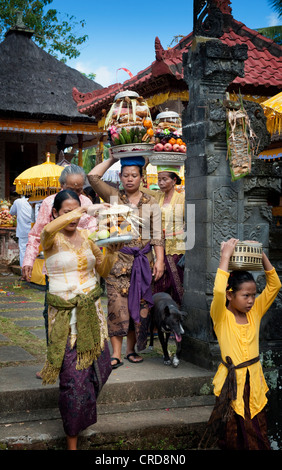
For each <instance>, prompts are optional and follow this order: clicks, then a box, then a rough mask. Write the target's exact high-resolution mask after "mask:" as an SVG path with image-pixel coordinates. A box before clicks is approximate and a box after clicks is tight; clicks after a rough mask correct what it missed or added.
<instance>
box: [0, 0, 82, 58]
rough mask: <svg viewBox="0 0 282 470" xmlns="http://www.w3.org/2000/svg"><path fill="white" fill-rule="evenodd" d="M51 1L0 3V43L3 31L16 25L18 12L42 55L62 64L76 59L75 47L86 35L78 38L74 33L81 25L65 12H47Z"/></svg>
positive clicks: (76, 48)
mask: <svg viewBox="0 0 282 470" xmlns="http://www.w3.org/2000/svg"><path fill="white" fill-rule="evenodd" d="M52 2H53V0H0V40H1V41H2V40H3V38H4V35H5V33H6V31H7V30H8V29H9V28H10V27H11V26H14V25H15V24H16V23H17V15H18V13H17V12H22V20H23V24H24V26H26V27H27V28H28V29H31V30H33V31H34V36H33V39H34V41H35V42H36V43H37V45H39V46H40V47H42V48H43V49H44V50H45V51H46V52H48V53H49V54H52V55H53V56H54V57H56V58H57V59H60V60H62V61H63V62H66V60H67V59H72V58H76V57H78V56H79V54H80V52H79V50H78V47H79V46H80V45H81V44H83V43H84V42H85V41H86V39H87V38H88V36H87V35H86V34H85V35H81V36H79V34H80V33H79V32H77V31H78V30H80V29H81V28H83V27H84V26H85V21H84V20H79V21H78V20H77V19H76V18H75V17H74V16H70V15H68V14H67V13H65V14H61V13H60V12H58V11H57V10H55V9H52V8H50V9H48V6H49V5H50V4H51V3H52Z"/></svg>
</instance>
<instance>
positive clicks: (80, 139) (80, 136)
mask: <svg viewBox="0 0 282 470" xmlns="http://www.w3.org/2000/svg"><path fill="white" fill-rule="evenodd" d="M77 137H78V166H81V167H82V165H83V162H82V148H83V135H82V134H77Z"/></svg>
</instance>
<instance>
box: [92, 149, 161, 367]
mask: <svg viewBox="0 0 282 470" xmlns="http://www.w3.org/2000/svg"><path fill="white" fill-rule="evenodd" d="M115 161H116V159H115V158H113V157H112V156H110V158H109V159H108V160H104V161H103V162H102V163H100V164H98V165H97V166H95V167H94V168H93V169H92V170H91V171H90V173H89V174H88V180H89V182H90V184H91V186H92V187H93V189H94V191H95V192H96V193H97V194H98V195H99V196H100V197H101V198H102V199H103V200H104V201H105V202H108V203H111V204H113V202H116V203H117V204H125V205H128V206H129V207H130V208H133V209H134V211H135V212H136V214H137V215H138V216H139V217H140V218H141V219H142V221H143V226H140V227H139V228H138V234H137V235H136V236H135V237H134V238H133V239H132V240H131V241H130V242H129V243H127V244H126V245H125V246H124V247H123V249H122V250H120V251H119V253H118V260H117V262H116V263H115V265H114V266H113V268H112V269H111V272H110V274H109V276H108V277H107V280H106V286H107V295H108V330H109V336H110V339H111V344H112V348H113V353H112V366H113V368H117V367H119V366H121V365H122V364H123V362H122V361H121V348H122V341H123V337H125V336H126V337H127V346H126V358H127V359H128V360H129V361H130V362H133V363H135V364H136V363H140V362H142V361H143V358H142V357H141V356H140V355H139V354H137V352H136V351H135V345H136V347H137V350H138V352H139V351H142V350H143V349H145V348H146V343H147V334H148V326H149V311H150V307H151V306H152V290H151V282H152V276H153V277H154V279H155V280H158V279H159V278H160V277H161V276H162V275H163V272H164V248H163V246H164V240H163V237H162V231H161V213H160V208H159V206H158V204H157V202H156V200H155V199H154V198H153V197H151V196H150V195H147V194H145V193H144V192H142V190H140V188H139V186H140V183H141V178H142V166H143V165H144V163H145V160H144V158H143V157H135V158H134V159H133V158H121V174H120V179H121V183H122V185H123V189H122V190H117V189H115V188H113V187H112V186H110V185H109V184H107V183H105V182H104V181H102V179H101V177H102V176H103V174H104V173H105V172H106V171H107V170H108V169H109V168H110V166H111V165H112V164H113V163H115ZM152 247H153V248H154V254H155V259H154V257H153V252H152Z"/></svg>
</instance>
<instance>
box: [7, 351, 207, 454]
mask: <svg viewBox="0 0 282 470" xmlns="http://www.w3.org/2000/svg"><path fill="white" fill-rule="evenodd" d="M6 369H9V368H6ZM11 369H13V370H10V371H8V370H6V371H5V368H4V369H2V370H0V381H1V383H3V382H2V379H5V382H6V385H5V390H4V389H3V386H1V384H0V410H1V412H0V448H7V449H28V450H31V449H32V450H34V449H44V450H45V449H64V448H65V434H64V431H63V426H62V421H61V417H60V413H59V410H58V408H57V399H58V387H57V386H47V387H43V386H42V384H41V382H40V381H39V380H38V379H36V378H34V377H35V372H36V367H35V366H26V367H25V368H24V367H19V368H11ZM16 369H18V370H16ZM23 369H24V370H23ZM23 374H24V376H25V380H21V376H22V375H23ZM211 376H212V374H211V373H210V372H209V371H206V370H204V369H200V368H197V367H196V366H194V365H192V364H188V363H184V362H182V363H181V365H180V366H179V368H178V369H173V368H172V367H167V366H164V365H163V364H162V360H161V358H146V360H145V361H144V363H142V364H139V365H137V366H136V365H132V364H130V363H129V365H128V366H123V367H120V368H119V369H117V370H116V371H113V372H112V374H111V376H110V378H109V380H108V382H107V383H106V385H105V386H104V388H103V390H102V392H101V394H100V396H99V399H98V404H97V411H98V421H97V423H96V424H95V425H93V426H90V427H89V428H88V429H86V430H85V431H83V432H82V433H81V435H80V437H79V448H80V449H100V450H101V449H103V450H104V449H122V450H128V449H137V448H139V449H146V448H148V449H150V448H151V447H150V446H154V445H155V446H158V445H160V444H159V443H160V441H161V442H162V445H164V446H167V448H171V446H178V445H180V448H184V446H185V448H196V447H197V443H198V442H199V440H200V437H201V435H202V433H203V430H204V428H205V425H206V423H207V420H208V418H209V416H210V413H211V411H212V408H213V404H214V397H213V396H212V395H211V394H208V395H203V394H202V390H204V389H206V387H208V386H209V385H210V381H211ZM16 377H18V381H15V378H16ZM19 383H21V386H19ZM8 389H9V390H8ZM175 448H176V447H175Z"/></svg>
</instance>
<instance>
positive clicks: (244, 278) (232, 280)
mask: <svg viewBox="0 0 282 470" xmlns="http://www.w3.org/2000/svg"><path fill="white" fill-rule="evenodd" d="M244 282H254V283H256V281H255V280H254V277H253V275H252V274H251V273H249V272H248V271H232V272H231V273H230V275H229V279H228V283H227V288H226V290H227V291H231V292H232V293H233V294H235V293H236V292H237V291H238V290H240V286H241V285H242V284H243V283H244ZM227 304H228V301H227Z"/></svg>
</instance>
